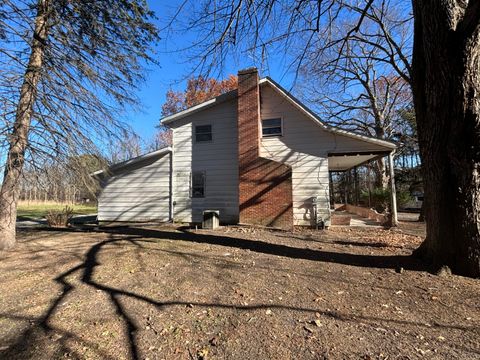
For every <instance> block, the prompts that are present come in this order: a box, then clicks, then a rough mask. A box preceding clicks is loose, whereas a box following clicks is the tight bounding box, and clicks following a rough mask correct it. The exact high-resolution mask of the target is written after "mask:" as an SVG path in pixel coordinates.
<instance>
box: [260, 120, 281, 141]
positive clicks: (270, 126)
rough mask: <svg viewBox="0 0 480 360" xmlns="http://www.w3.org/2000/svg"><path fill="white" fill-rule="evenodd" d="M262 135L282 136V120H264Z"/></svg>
mask: <svg viewBox="0 0 480 360" xmlns="http://www.w3.org/2000/svg"><path fill="white" fill-rule="evenodd" d="M262 135H263V136H264V137H266V136H281V135H282V119H281V118H276V119H265V120H262Z"/></svg>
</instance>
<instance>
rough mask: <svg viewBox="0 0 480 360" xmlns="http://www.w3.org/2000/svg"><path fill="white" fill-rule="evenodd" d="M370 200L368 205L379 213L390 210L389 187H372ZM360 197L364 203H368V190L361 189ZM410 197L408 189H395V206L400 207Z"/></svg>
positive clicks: (409, 199)
mask: <svg viewBox="0 0 480 360" xmlns="http://www.w3.org/2000/svg"><path fill="white" fill-rule="evenodd" d="M370 196H371V199H370V200H371V201H370V207H372V208H373V209H375V210H376V211H377V212H379V213H384V212H387V211H389V210H390V189H383V188H374V189H372V191H371V192H370ZM360 198H361V200H362V202H363V203H364V204H368V203H369V201H368V200H369V199H368V198H369V194H368V191H362V193H361V194H360ZM411 199H412V197H411V196H410V194H409V193H408V191H397V207H398V208H402V207H403V206H404V205H406V204H407V203H408V202H410V201H411Z"/></svg>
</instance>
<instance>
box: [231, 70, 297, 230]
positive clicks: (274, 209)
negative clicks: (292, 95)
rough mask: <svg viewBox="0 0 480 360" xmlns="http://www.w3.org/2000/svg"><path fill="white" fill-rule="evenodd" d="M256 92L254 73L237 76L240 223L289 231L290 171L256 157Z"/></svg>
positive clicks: (291, 222)
mask: <svg viewBox="0 0 480 360" xmlns="http://www.w3.org/2000/svg"><path fill="white" fill-rule="evenodd" d="M260 131H261V124H260V89H259V85H258V73H257V70H256V69H247V70H242V71H240V72H239V73H238V156H239V159H238V161H239V205H240V223H243V224H255V225H265V226H275V227H281V228H284V229H290V228H292V227H293V202H292V169H291V168H290V167H289V166H287V165H285V164H281V163H278V162H276V161H273V160H269V159H265V158H260V157H259V153H260V151H259V149H260V148H259V146H260V136H261V133H260Z"/></svg>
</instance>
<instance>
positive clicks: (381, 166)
mask: <svg viewBox="0 0 480 360" xmlns="http://www.w3.org/2000/svg"><path fill="white" fill-rule="evenodd" d="M373 171H374V173H375V187H377V188H382V189H387V188H388V179H389V177H388V176H387V166H386V164H385V158H384V157H382V158H381V159H378V160H376V161H375V162H374V164H373Z"/></svg>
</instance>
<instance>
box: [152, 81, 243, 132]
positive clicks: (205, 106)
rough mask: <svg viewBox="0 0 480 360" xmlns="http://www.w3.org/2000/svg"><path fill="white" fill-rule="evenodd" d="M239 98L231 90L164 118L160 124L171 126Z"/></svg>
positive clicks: (234, 91) (235, 92)
mask: <svg viewBox="0 0 480 360" xmlns="http://www.w3.org/2000/svg"><path fill="white" fill-rule="evenodd" d="M236 97H237V90H236V89H235V90H231V91H229V92H226V93H224V94H221V95H218V96H217V97H214V98H213V99H210V100H207V101H204V102H202V103H200V104H198V105H195V106H192V107H189V108H188V109H185V110H182V111H179V112H177V113H175V114H172V115H169V116H166V117H164V118H163V119H161V120H160V123H161V124H163V125H166V124H169V123H171V122H173V121H176V120H180V119H183V118H184V117H187V116H189V115H192V114H195V113H196V112H199V111H201V110H205V109H208V108H211V107H213V106H215V105H218V104H220V103H223V102H225V101H227V100H232V99H235V98H236Z"/></svg>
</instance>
